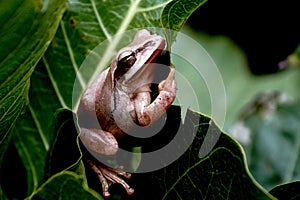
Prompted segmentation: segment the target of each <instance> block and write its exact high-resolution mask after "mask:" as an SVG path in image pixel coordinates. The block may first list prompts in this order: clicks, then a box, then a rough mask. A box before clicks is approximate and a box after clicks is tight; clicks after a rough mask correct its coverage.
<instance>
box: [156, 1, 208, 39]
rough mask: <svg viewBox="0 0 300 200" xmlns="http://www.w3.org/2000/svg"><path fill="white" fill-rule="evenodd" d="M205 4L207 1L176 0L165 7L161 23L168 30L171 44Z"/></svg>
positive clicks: (167, 34)
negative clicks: (186, 23)
mask: <svg viewBox="0 0 300 200" xmlns="http://www.w3.org/2000/svg"><path fill="white" fill-rule="evenodd" d="M205 2H206V0H194V1H189V0H175V1H172V2H170V3H169V4H168V5H167V6H166V7H165V9H164V10H163V13H162V17H161V22H162V24H163V27H164V28H166V29H167V30H166V36H167V41H168V43H169V44H172V43H173V42H174V41H175V38H176V33H177V31H179V30H180V29H181V28H182V27H183V25H184V24H185V22H186V20H187V19H188V18H189V16H190V15H191V14H192V13H193V12H194V11H195V10H196V9H197V8H199V7H200V6H201V5H202V4H204V3H205ZM169 30H172V31H170V32H169Z"/></svg>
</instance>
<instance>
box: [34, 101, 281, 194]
mask: <svg viewBox="0 0 300 200" xmlns="http://www.w3.org/2000/svg"><path fill="white" fill-rule="evenodd" d="M180 113H181V111H180V107H176V106H173V107H171V108H170V109H169V110H168V113H167V121H166V123H165V126H164V127H163V129H162V130H161V131H160V132H159V133H157V135H155V137H154V138H149V139H146V141H145V140H143V146H142V149H143V151H145V152H149V151H153V149H157V148H161V145H163V146H164V145H167V144H170V143H173V146H172V151H163V152H160V153H159V156H158V157H154V158H155V159H153V160H152V161H151V162H157V163H156V164H160V165H161V166H166V167H164V168H161V169H159V170H156V171H153V172H148V173H137V174H133V175H132V178H131V179H130V180H129V183H130V184H131V186H132V187H133V188H134V189H135V193H134V194H133V195H132V196H127V195H126V194H125V191H124V189H123V188H122V187H118V185H113V186H112V187H111V193H112V194H113V196H112V199H149V200H150V199H275V198H273V197H272V196H271V195H270V194H268V193H267V192H266V191H265V190H264V189H262V188H261V186H259V184H258V183H257V182H256V181H255V180H254V179H253V178H252V176H251V175H250V174H249V172H248V169H247V165H246V161H245V155H244V152H243V150H242V148H241V147H240V145H239V144H238V143H237V142H236V141H235V140H233V139H232V138H231V137H230V136H228V135H227V134H226V133H224V132H222V131H221V130H220V129H219V128H218V127H217V126H216V125H215V124H214V122H213V121H212V120H211V119H210V118H209V117H207V116H204V115H200V114H199V113H196V112H192V111H188V112H187V115H186V118H185V121H184V123H182V120H181V118H180ZM58 119H60V120H59V121H60V123H59V124H56V126H57V127H56V130H57V131H56V133H57V135H56V138H64V139H63V140H62V141H61V140H59V139H57V140H55V141H54V146H55V147H54V148H53V150H52V151H51V153H49V156H50V159H51V160H53V162H50V163H49V166H51V168H52V170H51V171H52V172H53V173H52V174H53V175H52V176H49V178H48V179H47V181H46V182H45V183H44V184H42V185H41V186H40V187H39V188H38V189H37V190H36V191H35V192H34V194H33V195H32V196H31V198H33V199H35V198H38V199H49V197H51V198H54V199H57V198H58V197H60V198H61V199H88V198H92V199H94V198H98V199H100V198H101V197H100V196H99V194H96V193H95V192H94V191H93V190H91V189H87V185H86V182H85V181H86V180H85V178H84V177H85V173H84V171H83V169H82V165H81V162H79V160H78V159H80V155H79V154H78V155H77V161H75V160H76V159H75V160H74V161H75V162H74V161H71V160H72V159H70V158H72V157H73V158H76V156H75V157H74V151H78V144H77V142H76V140H75V139H74V136H75V137H76V133H74V131H71V130H73V129H75V125H74V123H72V122H71V121H72V119H73V117H72V113H71V112H70V111H68V110H61V111H60V112H59V117H58ZM207 139H208V140H207ZM130 140H131V138H130V139H129V140H128V139H127V140H126V142H128V141H130ZM214 140H217V143H216V144H215V143H214V142H213V141H214ZM63 141H69V142H68V144H66V143H64V142H63ZM205 141H206V142H205ZM60 143H61V144H60ZM214 144H215V145H214ZM211 145H212V146H211ZM72 146H73V147H72ZM76 146H77V150H76V149H74V148H75V147H76ZM69 147H71V148H69ZM203 149H211V151H209V152H206V151H205V150H203ZM174 155H176V156H177V155H178V157H179V158H178V159H177V160H176V161H174V162H173V163H171V164H170V165H168V163H166V161H167V160H168V158H170V157H172V156H174ZM143 158H144V157H143V154H142V160H141V162H140V164H139V168H138V169H137V171H139V170H140V169H143V168H144V167H145V165H149V162H148V161H147V160H144V159H143ZM66 160H67V161H66ZM62 163H65V164H67V163H69V164H67V165H70V166H72V168H66V169H63V168H64V167H62V165H64V164H62ZM67 165H66V166H67ZM62 169H63V170H62ZM60 170H62V171H60ZM55 171H56V172H58V173H56V172H55ZM91 179H92V180H91ZM95 179H96V181H95V182H93V180H95ZM88 182H89V185H90V186H91V187H92V188H93V189H95V190H96V191H98V192H99V193H101V189H100V188H101V186H100V183H99V181H98V179H97V178H96V176H95V174H93V173H92V174H91V177H90V178H89V179H88ZM57 185H60V187H57ZM73 190H76V192H75V193H74V192H72V191H73Z"/></svg>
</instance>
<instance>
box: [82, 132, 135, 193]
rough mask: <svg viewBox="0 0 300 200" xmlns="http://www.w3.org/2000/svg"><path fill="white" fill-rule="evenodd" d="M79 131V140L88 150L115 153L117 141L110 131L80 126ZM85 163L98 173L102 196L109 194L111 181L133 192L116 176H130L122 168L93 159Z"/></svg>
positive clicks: (104, 153) (108, 154) (107, 153)
mask: <svg viewBox="0 0 300 200" xmlns="http://www.w3.org/2000/svg"><path fill="white" fill-rule="evenodd" d="M80 131H81V132H80V135H79V137H80V140H81V142H82V143H83V144H84V146H85V147H86V148H88V149H89V150H92V151H93V152H95V153H98V154H101V155H106V156H113V155H115V154H116V153H117V151H118V142H117V141H116V139H115V137H114V136H113V135H112V134H111V133H109V132H107V131H103V130H100V129H87V128H80ZM87 163H88V164H89V166H90V168H91V169H92V170H93V171H94V172H95V173H96V174H97V175H98V178H99V180H100V182H101V185H102V191H103V196H104V197H109V196H110V194H109V192H108V188H109V186H110V185H111V184H113V183H120V184H121V185H122V186H123V187H124V188H125V189H126V192H127V194H129V195H130V194H132V193H133V192H134V190H133V189H132V188H131V187H130V186H129V185H128V184H127V183H126V182H125V181H124V180H123V179H121V178H120V177H118V175H121V176H124V177H125V178H130V177H131V174H129V173H126V172H123V171H122V169H113V168H110V167H107V166H105V165H103V164H100V163H96V162H95V161H93V160H87Z"/></svg>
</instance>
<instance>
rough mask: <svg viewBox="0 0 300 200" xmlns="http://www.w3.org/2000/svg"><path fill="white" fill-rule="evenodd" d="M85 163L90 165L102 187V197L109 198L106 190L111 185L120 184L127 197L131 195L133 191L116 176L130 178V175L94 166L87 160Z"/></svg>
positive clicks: (93, 163)
mask: <svg viewBox="0 0 300 200" xmlns="http://www.w3.org/2000/svg"><path fill="white" fill-rule="evenodd" d="M87 163H88V164H89V165H90V167H91V169H92V170H93V171H94V172H96V173H97V175H98V178H99V180H100V182H101V185H102V191H103V196H104V197H106V198H107V197H109V196H110V193H109V192H108V188H109V186H110V185H111V184H113V183H120V184H121V185H122V186H123V187H124V188H125V190H126V192H127V194H128V195H131V194H133V192H134V189H133V188H131V187H130V186H129V185H128V184H127V183H126V182H125V181H124V180H123V179H121V178H120V177H119V176H118V175H121V176H124V177H125V178H130V177H131V174H129V173H126V172H123V171H122V170H118V169H113V168H109V167H106V166H102V165H100V164H96V163H95V162H94V161H92V160H88V161H87Z"/></svg>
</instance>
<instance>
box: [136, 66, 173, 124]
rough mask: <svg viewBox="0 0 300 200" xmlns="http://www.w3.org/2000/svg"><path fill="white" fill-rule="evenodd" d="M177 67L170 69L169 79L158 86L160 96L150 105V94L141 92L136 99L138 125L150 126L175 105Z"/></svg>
mask: <svg viewBox="0 0 300 200" xmlns="http://www.w3.org/2000/svg"><path fill="white" fill-rule="evenodd" d="M174 77H175V67H174V66H173V65H172V66H171V67H170V73H169V75H168V77H167V78H166V79H165V80H163V81H162V82H161V83H160V84H159V85H158V92H159V94H158V96H157V97H156V99H155V100H154V101H153V102H152V103H150V100H151V98H150V93H149V92H147V91H146V92H140V93H138V94H137V95H136V97H135V109H136V114H137V118H138V123H139V125H141V126H147V125H150V124H151V123H152V122H154V121H155V120H157V119H159V118H160V117H161V116H162V115H163V114H164V113H165V112H166V110H167V109H168V108H169V107H170V106H171V104H172V103H173V101H174V99H175V96H176V82H175V80H174Z"/></svg>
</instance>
